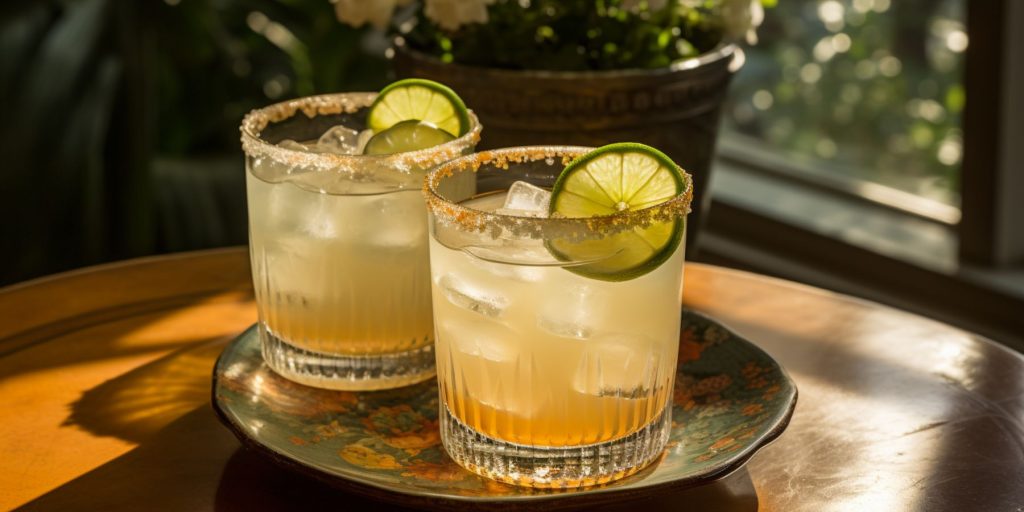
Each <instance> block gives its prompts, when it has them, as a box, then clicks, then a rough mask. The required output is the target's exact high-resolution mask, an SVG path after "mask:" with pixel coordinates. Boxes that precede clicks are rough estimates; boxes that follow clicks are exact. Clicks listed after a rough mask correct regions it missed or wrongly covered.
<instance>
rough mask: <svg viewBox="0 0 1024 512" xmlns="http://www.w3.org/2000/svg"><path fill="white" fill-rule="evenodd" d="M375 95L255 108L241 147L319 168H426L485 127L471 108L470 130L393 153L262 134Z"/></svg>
mask: <svg viewBox="0 0 1024 512" xmlns="http://www.w3.org/2000/svg"><path fill="white" fill-rule="evenodd" d="M376 97H377V93H375V92H351V93H339V94H321V95H317V96H306V97H304V98H298V99H294V100H288V101H283V102H280V103H275V104H273V105H269V106H266V107H263V108H259V109H256V110H253V111H251V112H249V113H248V114H246V116H245V117H244V118H243V119H242V125H241V127H240V131H241V132H242V150H243V151H245V154H246V155H248V156H251V157H263V158H270V159H272V160H275V161H277V162H281V163H283V164H285V165H288V166H290V167H303V168H310V169H318V170H328V169H334V170H341V171H346V170H348V171H356V170H358V169H360V168H366V166H367V165H371V166H386V167H389V168H396V169H416V168H419V169H425V168H429V167H433V166H435V165H437V164H439V163H441V162H445V161H448V160H451V159H452V158H455V157H456V156H459V155H461V154H462V153H463V152H464V151H465V150H466V149H468V148H472V147H474V146H475V145H476V143H477V142H479V140H480V131H481V130H482V127H481V125H480V121H479V120H478V119H477V118H476V116H475V115H474V114H473V112H472V111H470V112H469V121H470V127H469V131H468V132H466V133H465V134H464V135H462V136H461V137H458V138H456V139H455V140H452V141H450V142H446V143H444V144H439V145H437V146H434V147H431V148H427V149H421V150H417V151H407V152H404V153H395V154H393V155H337V154H331V153H314V152H312V151H302V150H297V149H287V148H282V147H279V146H277V145H276V144H271V143H270V142H267V141H266V140H264V139H263V138H262V137H260V133H262V132H263V130H264V129H266V127H267V126H268V125H269V124H270V123H277V122H281V121H284V120H286V119H289V118H291V117H293V116H295V115H297V114H298V113H299V112H301V113H303V114H305V115H306V117H307V118H309V119H312V118H314V117H316V116H318V115H331V114H341V113H354V112H356V111H358V110H359V109H362V108H368V107H369V106H370V105H371V104H372V103H373V100H374V99H376Z"/></svg>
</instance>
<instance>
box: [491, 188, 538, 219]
mask: <svg viewBox="0 0 1024 512" xmlns="http://www.w3.org/2000/svg"><path fill="white" fill-rule="evenodd" d="M550 203H551V192H548V191H547V190H544V189H542V188H540V187H537V186H534V185H531V184H529V183H527V182H525V181H517V182H515V183H513V184H512V186H511V187H509V189H508V195H506V196H505V204H504V205H502V207H501V208H498V209H497V210H495V213H500V214H503V215H514V216H516V217H547V216H548V205H549V204H550Z"/></svg>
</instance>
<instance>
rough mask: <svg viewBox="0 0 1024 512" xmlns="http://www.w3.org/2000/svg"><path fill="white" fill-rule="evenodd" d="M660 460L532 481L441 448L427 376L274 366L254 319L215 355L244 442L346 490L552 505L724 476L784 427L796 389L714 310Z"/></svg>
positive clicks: (216, 393)
mask: <svg viewBox="0 0 1024 512" xmlns="http://www.w3.org/2000/svg"><path fill="white" fill-rule="evenodd" d="M682 322H683V324H682V335H681V339H680V344H679V369H678V373H677V375H676V387H675V395H674V397H673V404H674V406H673V410H672V420H673V427H672V434H671V437H670V439H669V443H668V448H667V449H666V450H665V454H664V456H663V457H662V459H661V460H660V461H658V462H655V463H654V464H653V465H652V466H650V467H648V468H646V469H644V470H643V471H641V472H639V473H637V474H635V475H633V476H630V477H627V478H624V479H622V480H619V481H617V482H613V483H611V484H608V485H604V486H598V487H590V488H585V489H577V490H539V489H529V488H522V487H515V486H511V485H505V484H501V483H498V482H494V481H491V480H489V479H486V478H483V477H479V476H477V475H475V474H473V473H470V472H468V471H466V470H464V469H462V468H461V467H459V466H458V465H456V464H455V463H454V462H452V460H451V459H449V458H448V456H447V455H446V454H445V452H444V448H443V447H442V446H441V439H440V435H439V432H438V425H437V412H438V400H437V383H436V381H434V380H430V381H428V382H425V383H422V384H418V385H415V386H410V387H406V388H400V389H395V390H389V391H374V392H344V391H341V392H339V391H328V390H320V389H314V388H309V387H305V386H302V385H300V384H295V383H292V382H291V381H288V380H286V379H284V378H282V377H279V376H277V375H276V374H275V373H273V372H272V371H271V370H270V369H269V368H267V366H266V365H265V364H263V359H262V357H261V355H260V347H259V340H258V338H257V335H256V329H255V327H253V328H250V329H249V330H247V331H245V332H244V333H242V335H241V336H239V337H238V338H237V339H236V340H235V341H233V342H232V343H231V344H230V345H229V346H228V347H227V348H226V349H225V350H224V353H223V354H221V356H220V359H219V360H218V361H217V365H216V367H215V369H214V375H213V405H214V408H215V409H216V410H217V413H218V415H219V416H220V418H221V420H222V421H223V422H224V424H225V425H227V427H228V428H229V429H231V431H232V432H234V433H235V435H237V436H238V438H239V439H240V440H241V441H242V443H243V444H244V445H245V446H247V447H249V448H252V449H255V450H257V451H260V452H262V453H264V454H266V455H267V456H269V457H271V458H272V459H273V460H275V461H277V462H279V463H281V464H283V465H285V466H287V467H289V468H291V469H295V470H298V471H300V472H304V473H306V474H309V475H312V476H314V477H317V478H320V479H322V480H325V481H327V482H329V483H331V484H334V485H337V486H340V487H343V488H345V489H347V490H351V491H355V492H360V493H363V494H367V495H370V496H373V497H376V498H379V499H383V500H388V501H392V502H395V503H401V504H405V505H413V506H430V507H443V508H458V509H461V510H465V509H467V508H480V509H484V508H487V509H493V507H495V506H499V505H504V506H516V507H517V508H518V507H520V506H525V507H527V508H533V507H538V508H543V509H545V510H551V509H553V508H558V507H559V506H578V505H580V504H581V503H604V502H613V501H618V500H621V499H627V498H629V497H632V496H637V495H639V494H641V493H642V494H643V495H645V496H648V495H650V494H651V493H653V492H662V491H668V490H678V489H680V488H684V487H690V486H694V485H698V484H701V483H705V482H709V481H712V480H715V479H717V478H720V477H722V476H725V475H726V474H728V473H730V472H732V471H733V470H735V469H737V468H739V467H740V466H742V465H743V464H744V463H745V462H746V461H747V460H748V459H750V457H751V456H752V455H753V454H754V452H756V451H757V450H758V449H759V448H761V447H763V446H765V445H766V444H767V443H768V442H770V441H772V440H773V439H775V438H776V437H778V436H779V434H781V433H782V431H783V430H784V429H785V428H786V425H787V424H788V423H789V419H790V416H792V414H793V408H794V406H795V405H796V396H797V390H796V386H795V385H794V384H793V381H792V380H790V379H789V377H788V376H787V375H786V372H785V371H784V370H783V369H782V368H781V367H780V366H779V365H778V363H776V362H775V361H774V360H773V359H772V358H771V357H769V356H768V354H765V353H764V352H763V351H762V350H761V349H759V348H757V347H756V346H754V345H753V344H751V343H750V342H748V341H746V340H744V339H743V338H740V337H739V336H737V335H736V334H734V333H733V332H731V331H729V330H727V329H726V328H724V327H722V326H721V325H719V324H717V323H715V322H714V321H712V320H710V319H708V318H706V317H704V316H701V315H698V314H696V313H694V312H691V311H687V312H684V313H683V318H682Z"/></svg>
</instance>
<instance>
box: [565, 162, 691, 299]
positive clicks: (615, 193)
mask: <svg viewBox="0 0 1024 512" xmlns="http://www.w3.org/2000/svg"><path fill="white" fill-rule="evenodd" d="M687 180H688V177H687V176H686V174H685V173H684V172H683V171H682V169H680V168H679V166H677V165H676V164H675V163H674V162H672V160H671V159H670V158H669V157H667V156H665V154H664V153H662V152H660V151H658V150H657V149H654V148H652V147H650V146H646V145H643V144H636V143H628V142H627V143H619V144H610V145H607V146H604V147H601V148H598V149H595V150H594V151H591V152H590V153H587V154H585V155H583V156H581V157H579V158H577V159H576V160H573V161H572V162H571V163H569V165H568V166H566V168H565V170H563V171H562V174H561V175H559V177H558V180H557V181H556V182H555V185H554V187H553V188H552V190H551V204H550V213H551V214H553V215H556V214H557V215H558V216H561V217H568V218H585V217H595V216H606V215H614V214H617V213H621V212H625V211H636V210H642V209H644V208H648V207H651V206H655V205H658V204H661V203H664V202H665V201H668V200H670V199H672V198H673V197H676V196H678V195H679V194H681V193H683V192H684V190H685V188H686V185H687ZM685 226H686V224H685V217H681V218H680V219H678V220H674V221H664V222H655V223H652V224H650V225H648V226H646V227H644V226H638V227H633V228H629V229H626V230H624V231H620V232H618V233H614V234H610V235H608V236H606V237H602V238H599V239H593V240H582V241H569V240H549V241H548V242H547V246H548V250H550V251H551V253H552V254H554V255H555V256H556V257H557V258H559V259H561V260H563V261H590V262H591V263H585V264H581V265H574V266H573V265H570V266H567V267H565V268H566V270H569V271H570V272H574V273H576V274H579V275H582V276H586V277H590V278H594V279H600V280H603V281H626V280H629V279H634V278H637V277H640V276H642V275H644V274H647V273H649V272H651V271H652V270H654V269H656V268H658V267H659V266H660V265H661V264H662V263H664V262H665V260H667V259H668V258H669V257H670V256H672V254H673V253H674V252H675V250H676V248H678V247H679V244H680V243H681V242H682V239H683V232H684V231H685Z"/></svg>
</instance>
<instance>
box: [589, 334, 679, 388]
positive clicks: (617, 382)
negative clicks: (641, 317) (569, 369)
mask: <svg viewBox="0 0 1024 512" xmlns="http://www.w3.org/2000/svg"><path fill="white" fill-rule="evenodd" d="M580 343H583V344H584V345H585V346H584V349H583V355H582V357H580V360H579V362H578V363H577V365H576V373H575V375H573V380H572V387H573V389H574V390H575V391H577V392H579V393H583V394H587V395H596V396H615V397H620V398H640V397H643V396H647V395H649V394H650V393H651V390H652V389H653V388H654V387H655V386H657V385H658V384H659V383H660V381H661V380H662V379H664V378H665V375H662V373H664V371H662V369H661V368H660V358H659V357H658V356H659V351H658V350H656V349H657V343H656V342H655V341H654V340H653V339H651V338H650V337H647V336H644V335H642V334H621V333H614V334H603V335H601V336H599V337H597V338H595V339H592V340H587V341H582V342H580Z"/></svg>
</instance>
